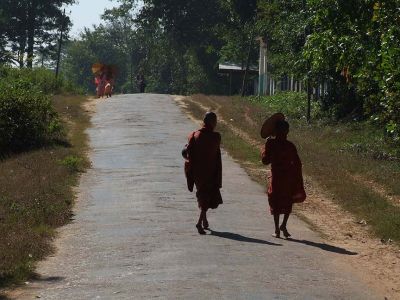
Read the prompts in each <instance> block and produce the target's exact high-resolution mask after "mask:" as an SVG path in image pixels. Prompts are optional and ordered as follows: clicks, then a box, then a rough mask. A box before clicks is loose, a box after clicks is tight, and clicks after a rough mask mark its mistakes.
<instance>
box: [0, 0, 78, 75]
mask: <svg viewBox="0 0 400 300" xmlns="http://www.w3.org/2000/svg"><path fill="white" fill-rule="evenodd" d="M74 2H75V0H20V1H14V0H2V9H3V11H5V15H8V16H9V23H8V26H7V27H6V32H5V37H6V39H7V46H8V47H9V48H10V49H11V51H12V52H13V53H14V61H16V62H18V64H19V66H20V67H23V66H24V65H25V62H26V66H27V67H28V68H32V66H33V61H34V55H35V49H36V47H38V48H43V47H47V46H48V45H51V44H54V41H55V40H56V39H57V33H58V30H59V29H60V28H61V26H64V29H66V28H69V26H70V25H71V22H70V20H69V17H67V16H64V15H63V13H62V8H63V6H64V5H69V4H72V3H74Z"/></svg>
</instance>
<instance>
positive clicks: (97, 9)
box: [65, 0, 117, 36]
mask: <svg viewBox="0 0 400 300" xmlns="http://www.w3.org/2000/svg"><path fill="white" fill-rule="evenodd" d="M116 5H117V3H116V1H110V0H78V3H76V4H74V5H73V6H69V7H67V8H66V9H65V10H66V12H67V13H69V15H70V18H71V21H72V23H73V25H72V30H71V36H77V35H78V34H79V32H81V31H82V30H83V28H84V27H92V25H93V24H96V25H98V24H100V23H101V22H102V20H101V19H100V16H101V15H102V14H103V12H104V9H105V8H112V7H114V6H116Z"/></svg>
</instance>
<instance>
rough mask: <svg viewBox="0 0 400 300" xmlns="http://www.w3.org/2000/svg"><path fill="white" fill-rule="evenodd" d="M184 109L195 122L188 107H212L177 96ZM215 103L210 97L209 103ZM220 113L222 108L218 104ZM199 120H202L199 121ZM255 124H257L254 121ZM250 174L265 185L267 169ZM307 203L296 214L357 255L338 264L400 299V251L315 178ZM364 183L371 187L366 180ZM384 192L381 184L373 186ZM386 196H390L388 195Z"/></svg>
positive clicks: (253, 169)
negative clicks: (357, 216) (352, 212)
mask: <svg viewBox="0 0 400 300" xmlns="http://www.w3.org/2000/svg"><path fill="white" fill-rule="evenodd" d="M174 99H175V100H176V101H177V103H178V104H179V105H180V107H181V108H182V109H183V110H184V111H185V112H186V113H187V114H188V115H189V116H190V118H192V119H196V118H195V117H194V115H193V114H191V112H190V111H189V110H188V104H189V103H192V104H196V105H197V106H198V107H200V108H201V109H203V110H207V109H208V107H207V106H206V105H204V104H203V103H201V102H200V101H195V100H193V98H191V97H182V96H179V97H174ZM209 101H210V102H211V103H212V102H213V100H212V99H210V98H209V97H207V104H208V103H209ZM213 106H214V107H216V112H217V113H218V111H219V110H220V109H221V106H220V105H218V103H215V102H214V105H213ZM246 115H247V118H250V117H249V116H248V112H247V113H245V117H246ZM197 121H199V120H198V119H197ZM219 121H220V122H222V123H223V124H224V125H226V126H229V128H230V129H231V130H232V131H233V132H234V133H235V134H236V135H237V136H238V137H240V138H241V139H243V140H244V141H246V142H247V143H249V144H251V145H253V146H255V147H259V146H260V142H259V141H256V140H254V139H253V138H252V137H250V136H249V135H248V134H247V133H246V132H244V131H243V130H241V129H240V128H238V127H235V126H234V124H233V123H232V122H229V121H227V120H224V119H223V118H221V117H220V114H219ZM251 124H253V125H254V122H252V123H251ZM240 163H241V165H242V166H243V167H244V169H245V170H246V171H247V172H248V174H249V175H250V176H251V177H252V178H253V179H255V180H256V181H258V182H260V183H262V182H265V177H266V168H265V167H263V166H259V165H255V164H252V163H249V162H243V161H242V162H240ZM305 184H306V190H307V193H308V198H307V201H306V202H305V203H304V204H303V205H298V206H296V214H297V215H298V216H300V217H301V218H302V219H303V220H305V221H306V222H308V223H309V224H310V225H311V226H312V227H313V228H314V229H315V230H316V231H318V232H320V233H321V236H322V238H323V239H324V240H326V241H329V244H331V245H332V244H333V245H335V246H336V247H343V248H346V249H351V251H353V252H356V253H357V255H351V256H350V255H348V256H345V257H341V258H340V259H338V261H337V264H339V265H341V266H342V267H343V268H348V269H349V270H353V271H354V270H355V271H356V273H357V276H358V277H360V278H362V279H363V281H364V282H366V284H368V286H370V287H373V288H375V289H376V290H379V291H381V292H382V293H383V294H384V295H386V297H387V299H399V298H400V249H399V248H398V247H397V246H395V245H393V244H392V243H391V241H390V240H379V239H378V238H376V237H373V236H372V235H371V234H370V230H368V229H369V225H368V224H367V222H366V221H365V220H357V219H356V218H355V217H354V216H353V215H352V214H350V213H349V212H347V211H345V210H343V209H342V208H341V207H340V206H339V205H338V204H336V203H335V201H334V198H333V196H332V195H329V194H327V193H326V192H325V191H324V190H323V189H322V188H321V187H320V186H319V185H318V184H316V183H315V182H314V181H313V180H312V178H309V177H307V176H306V177H305ZM363 184H370V183H366V182H365V181H363ZM370 186H371V187H372V188H374V189H375V190H379V191H380V192H381V193H383V191H384V190H383V189H382V188H381V187H378V186H377V185H370ZM385 195H386V194H385ZM386 196H387V195H386Z"/></svg>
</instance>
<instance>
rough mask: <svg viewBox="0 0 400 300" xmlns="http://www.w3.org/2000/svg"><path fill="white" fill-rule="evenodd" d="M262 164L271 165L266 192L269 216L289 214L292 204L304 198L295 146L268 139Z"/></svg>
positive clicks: (286, 142) (284, 141)
mask: <svg viewBox="0 0 400 300" xmlns="http://www.w3.org/2000/svg"><path fill="white" fill-rule="evenodd" d="M262 162H263V163H264V164H265V165H268V164H271V173H272V176H271V177H270V178H268V192H267V194H268V202H269V206H270V209H271V214H290V213H291V212H292V206H293V203H297V202H303V201H304V200H305V198H306V194H305V191H304V184H303V175H302V165H301V161H300V158H299V156H298V154H297V149H296V146H295V145H294V144H293V143H291V142H289V141H287V140H286V139H268V140H267V142H266V144H265V148H264V150H263V151H262Z"/></svg>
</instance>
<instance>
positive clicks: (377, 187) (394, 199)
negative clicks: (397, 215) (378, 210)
mask: <svg viewBox="0 0 400 300" xmlns="http://www.w3.org/2000/svg"><path fill="white" fill-rule="evenodd" d="M349 176H350V177H351V178H352V179H353V180H355V181H357V182H358V183H359V184H362V185H364V186H365V188H368V189H372V190H373V191H374V192H375V193H377V194H379V195H381V196H382V197H383V198H385V199H386V200H387V201H389V202H390V203H392V204H393V205H395V206H399V207H400V197H399V196H395V195H391V194H390V193H388V192H387V190H386V189H385V187H384V186H382V185H381V184H379V183H378V182H375V181H373V180H371V179H367V178H365V177H364V176H362V175H358V174H357V175H350V174H349Z"/></svg>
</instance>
